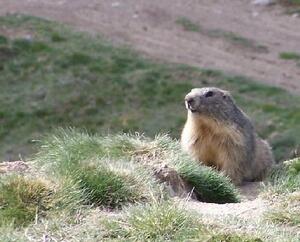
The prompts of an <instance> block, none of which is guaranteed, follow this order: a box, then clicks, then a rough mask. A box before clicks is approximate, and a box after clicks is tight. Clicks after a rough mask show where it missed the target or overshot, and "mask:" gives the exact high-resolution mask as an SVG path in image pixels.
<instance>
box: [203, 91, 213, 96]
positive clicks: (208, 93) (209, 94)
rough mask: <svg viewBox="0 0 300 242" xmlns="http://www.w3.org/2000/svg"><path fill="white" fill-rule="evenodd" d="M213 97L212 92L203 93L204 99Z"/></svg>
mask: <svg viewBox="0 0 300 242" xmlns="http://www.w3.org/2000/svg"><path fill="white" fill-rule="evenodd" d="M213 95H214V92H213V91H208V92H207V93H205V95H204V96H205V97H212V96H213Z"/></svg>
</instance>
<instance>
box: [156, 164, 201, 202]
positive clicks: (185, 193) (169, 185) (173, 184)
mask: <svg viewBox="0 0 300 242" xmlns="http://www.w3.org/2000/svg"><path fill="white" fill-rule="evenodd" d="M154 176H155V177H156V178H157V179H158V180H159V181H160V182H161V183H164V185H165V187H166V189H167V191H168V192H169V194H170V195H171V196H172V197H174V196H178V197H191V198H193V199H197V197H196V194H194V192H193V191H192V190H193V189H192V187H191V186H189V185H188V184H187V183H186V182H185V181H184V180H183V179H182V178H181V177H180V176H179V175H178V173H177V172H176V171H175V170H174V169H173V168H170V167H168V166H167V165H164V164H159V165H157V166H156V167H154Z"/></svg>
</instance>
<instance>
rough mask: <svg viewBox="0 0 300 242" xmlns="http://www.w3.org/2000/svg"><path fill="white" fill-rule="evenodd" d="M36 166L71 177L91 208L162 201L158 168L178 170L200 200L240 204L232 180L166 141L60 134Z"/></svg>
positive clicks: (163, 137) (163, 138)
mask: <svg viewBox="0 0 300 242" xmlns="http://www.w3.org/2000/svg"><path fill="white" fill-rule="evenodd" d="M36 161H37V163H38V164H40V165H41V166H43V167H44V169H46V170H47V171H48V172H49V173H54V174H55V175H56V176H62V177H70V179H72V180H74V183H76V184H77V183H78V184H79V185H80V186H81V187H82V189H83V190H84V191H86V192H88V193H89V194H90V196H87V197H88V198H89V199H90V203H96V204H98V205H99V204H101V205H104V206H112V207H118V206H120V205H121V204H123V203H125V204H126V203H128V202H133V201H134V202H136V201H138V200H140V201H141V200H149V195H151V196H154V197H155V196H157V194H158V197H160V196H161V195H159V192H158V191H157V189H158V187H157V185H155V182H153V178H152V177H151V176H152V174H153V167H154V166H155V165H156V164H167V165H168V166H170V167H171V168H174V169H175V170H176V171H177V172H178V174H179V175H180V176H181V177H182V178H183V179H184V180H185V181H186V182H187V183H189V184H190V185H191V186H192V187H194V191H195V192H196V193H197V194H198V197H199V200H202V201H207V202H217V203H226V202H238V196H237V192H236V189H235V188H234V186H233V185H232V184H231V183H230V180H229V179H228V178H226V177H225V176H223V175H222V174H220V173H218V172H217V171H214V170H213V169H211V168H208V167H205V166H202V165H200V164H198V163H197V162H195V161H193V160H192V159H191V158H189V156H188V155H186V154H184V153H183V152H182V151H181V148H180V145H179V143H178V142H177V141H174V140H172V139H171V138H170V137H168V136H166V135H161V136H157V137H156V138H155V139H154V140H151V139H149V138H145V137H143V136H140V135H135V136H134V135H126V134H125V135H115V136H113V135H111V136H95V135H88V134H87V133H82V132H77V131H75V130H64V129H60V130H58V131H57V132H56V134H54V135H52V136H49V137H48V138H46V139H45V141H44V142H43V144H42V146H41V150H40V152H39V154H38V155H37V157H36ZM145 169H146V170H145ZM124 171H126V172H125V173H124ZM145 171H146V172H145ZM147 173H148V175H146V174H147ZM155 194H156V195H155Z"/></svg>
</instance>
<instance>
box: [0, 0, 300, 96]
mask: <svg viewBox="0 0 300 242" xmlns="http://www.w3.org/2000/svg"><path fill="white" fill-rule="evenodd" d="M15 12H20V13H26V14H31V15H35V16H40V17H44V18H48V19H53V20H57V21H60V22H64V23H67V24H70V25H73V26H75V27H77V28H79V29H81V30H85V31H91V32H100V33H103V34H104V35H106V36H107V37H108V38H110V39H112V40H113V41H115V42H119V43H120V42H121V43H125V44H129V45H131V46H133V48H135V49H137V50H139V51H141V52H144V53H146V54H147V55H149V56H151V57H154V58H158V59H163V60H167V61H173V62H179V63H186V64H191V65H195V66H199V67H207V68H217V69H221V70H223V71H227V72H231V73H234V74H240V75H246V76H249V77H252V78H254V79H257V80H259V81H263V82H265V83H269V84H274V85H276V86H281V87H283V88H285V89H287V90H290V91H292V92H295V93H298V94H300V67H298V66H297V65H296V64H295V63H294V62H293V61H286V60H281V59H279V57H278V55H279V53H280V52H284V51H292V52H300V31H299V30H300V18H295V17H291V16H288V15H285V14H283V9H281V8H280V7H279V6H268V7H264V6H254V5H253V4H251V0H231V1H228V0H211V1H204V0H185V1H183V0H151V1H148V0H122V1H121V0H119V1H118V0H115V1H112V0H102V1H99V0H23V1H19V0H0V14H6V13H15ZM181 17H186V18H187V19H189V20H191V21H192V22H193V23H196V24H197V25H199V26H200V27H201V28H204V29H205V31H200V32H191V31H186V30H184V29H183V27H182V26H180V25H179V24H177V23H176V20H178V19H179V18H181ZM216 30H217V31H216ZM216 32H217V33H219V34H217V35H220V33H221V35H222V33H223V34H224V33H229V32H232V33H234V35H235V36H238V37H242V39H243V40H242V41H244V40H245V39H249V40H252V42H253V43H255V44H256V45H257V46H263V47H264V48H263V49H261V51H260V49H256V50H255V49H254V48H251V46H250V48H248V47H249V46H248V47H247V46H246V45H247V43H242V44H237V43H233V42H232V39H231V38H233V37H229V38H228V36H227V37H222V36H221V37H220V36H219V37H216V36H214V34H213V33H216ZM244 42H245V41H244Z"/></svg>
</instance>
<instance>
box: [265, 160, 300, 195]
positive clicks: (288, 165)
mask: <svg viewBox="0 0 300 242" xmlns="http://www.w3.org/2000/svg"><path fill="white" fill-rule="evenodd" d="M270 183H271V184H270V186H269V187H267V188H268V189H270V190H271V191H272V192H275V193H277V194H287V193H291V192H298V191H300V159H299V158H296V159H293V160H289V161H286V162H284V163H283V164H279V165H278V166H277V167H275V168H274V170H273V172H272V174H271V175H270Z"/></svg>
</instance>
